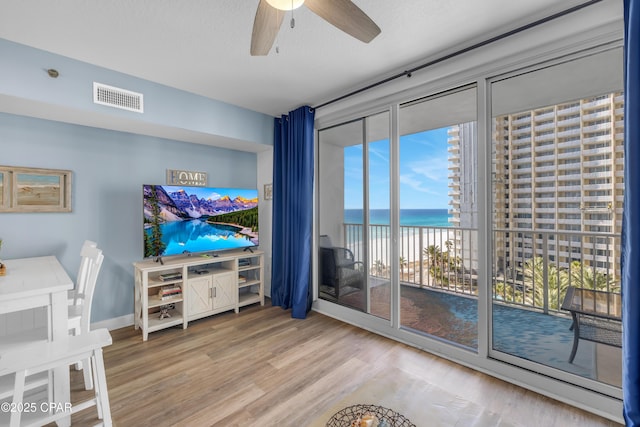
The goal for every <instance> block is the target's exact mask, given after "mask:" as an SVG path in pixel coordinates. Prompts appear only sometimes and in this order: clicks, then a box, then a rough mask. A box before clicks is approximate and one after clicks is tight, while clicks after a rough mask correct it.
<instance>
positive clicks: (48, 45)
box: [0, 0, 585, 116]
mask: <svg viewBox="0 0 640 427" xmlns="http://www.w3.org/2000/svg"><path fill="white" fill-rule="evenodd" d="M584 2H585V1H584V0H565V1H562V2H558V1H557V0H456V1H454V0H395V1H389V0H354V3H356V4H357V5H358V6H359V7H360V8H361V9H362V10H363V11H364V12H365V13H367V14H368V15H369V17H371V18H372V19H373V20H374V21H375V22H376V23H377V24H378V25H379V26H380V28H381V29H382V33H381V34H380V35H379V36H378V37H377V38H375V39H374V40H373V41H372V42H371V43H369V44H365V43H362V42H360V41H358V40H356V39H354V38H352V37H350V36H348V35H347V34H345V33H343V32H341V31H340V30H338V29H336V28H335V27H333V26H331V25H330V24H328V23H327V22H325V21H323V20H322V19H321V18H319V17H318V16H316V15H315V14H313V13H312V12H311V11H310V10H309V9H307V8H306V7H304V6H302V7H301V8H300V9H297V10H295V11H294V14H295V15H294V16H295V20H296V27H295V28H294V29H291V28H290V27H289V19H290V17H289V16H287V17H285V21H284V23H283V26H282V28H281V29H280V32H279V36H278V39H277V41H276V43H277V45H278V46H279V53H276V52H275V49H272V51H271V52H270V54H269V55H268V56H262V57H252V56H250V55H249V45H250V40H251V30H252V26H253V19H254V16H255V11H256V8H257V4H258V0H134V1H132V0H101V1H96V0H55V1H51V0H2V1H1V2H0V38H4V39H7V40H10V41H14V42H17V43H22V44H25V45H28V46H32V47H36V48H39V49H44V50H47V51H50V52H54V53H57V54H60V55H64V56H67V57H70V58H73V59H77V60H81V61H85V62H88V63H91V64H94V65H98V66H102V67H105V68H109V69H112V70H115V71H119V72H122V73H126V74H129V75H133V76H136V77H140V78H143V79H146V80H150V81H153V82H156V83H160V84H164V85H167V86H171V87H174V88H178V89H182V90H185V91H188V92H193V93H196V94H200V95H204V96H206V97H209V98H213V99H217V100H220V101H224V102H228V103H231V104H234V105H238V106H241V107H244V108H248V109H251V110H255V111H258V112H262V113H266V114H269V115H272V116H278V115H280V114H283V113H286V112H288V111H291V110H293V109H295V108H297V107H299V106H301V105H311V106H315V105H319V104H322V103H323V102H326V101H328V100H331V99H333V98H335V97H338V96H340V95H342V94H344V93H346V92H349V91H351V90H354V89H358V88H361V87H363V86H365V85H366V84H368V83H372V82H374V81H377V80H378V79H380V78H382V77H385V76H389V75H391V74H395V73H397V72H401V71H403V70H405V69H407V68H409V67H410V66H411V65H416V64H419V63H421V62H422V61H423V60H425V59H427V58H435V57H438V56H439V55H440V54H442V53H443V52H446V51H451V50H452V49H456V48H459V47H461V46H469V45H472V44H474V43H477V42H479V41H481V40H483V39H486V38H488V37H489V36H491V35H497V34H499V33H502V32H503V31H506V30H509V29H513V28H516V27H519V26H521V25H523V24H525V23H530V22H533V21H535V20H537V19H540V18H542V17H545V16H549V15H552V14H554V13H556V12H558V11H560V10H564V9H566V8H568V7H570V6H572V5H576V4H580V3H584ZM61 72H64V70H61Z"/></svg>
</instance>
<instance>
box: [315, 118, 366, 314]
mask: <svg viewBox="0 0 640 427" xmlns="http://www.w3.org/2000/svg"><path fill="white" fill-rule="evenodd" d="M318 135H319V136H318V142H319V157H320V158H319V171H318V177H319V183H320V184H319V195H318V200H319V202H318V209H319V219H318V226H319V231H320V239H319V254H318V257H319V258H318V261H319V265H318V275H319V277H318V286H319V292H318V293H319V297H320V298H321V299H325V300H328V301H332V302H336V303H339V304H342V305H346V306H349V307H352V308H354V309H357V310H362V311H364V310H366V302H367V295H366V287H365V280H364V275H365V271H364V265H365V264H364V260H363V259H362V258H363V254H364V251H363V232H362V224H363V221H364V216H363V212H364V211H363V208H364V143H363V141H364V138H363V135H364V133H363V121H362V120H358V121H355V122H351V123H347V124H344V125H340V126H336V127H333V128H329V129H324V130H321V131H319V133H318Z"/></svg>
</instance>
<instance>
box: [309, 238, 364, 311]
mask: <svg viewBox="0 0 640 427" xmlns="http://www.w3.org/2000/svg"><path fill="white" fill-rule="evenodd" d="M319 267H320V268H319V270H320V286H321V288H320V289H321V291H323V292H325V293H327V294H329V295H330V296H332V297H334V298H335V299H336V300H339V299H340V297H342V296H345V295H348V294H350V293H353V292H357V291H360V290H362V289H364V269H363V264H362V262H360V261H355V259H354V256H353V252H351V250H349V249H347V248H341V247H336V246H332V245H331V242H330V240H329V237H328V236H320V265H319Z"/></svg>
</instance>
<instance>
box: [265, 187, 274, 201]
mask: <svg viewBox="0 0 640 427" xmlns="http://www.w3.org/2000/svg"><path fill="white" fill-rule="evenodd" d="M264 199H265V200H271V199H273V184H265V185H264Z"/></svg>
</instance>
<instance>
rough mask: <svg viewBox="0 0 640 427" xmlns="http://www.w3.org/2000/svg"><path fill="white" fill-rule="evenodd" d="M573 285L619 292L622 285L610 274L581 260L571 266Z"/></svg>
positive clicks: (570, 272) (570, 274) (570, 273)
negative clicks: (588, 265)
mask: <svg viewBox="0 0 640 427" xmlns="http://www.w3.org/2000/svg"><path fill="white" fill-rule="evenodd" d="M569 276H570V280H571V286H575V287H578V288H585V289H595V290H606V291H613V292H618V291H620V285H619V284H618V283H617V281H616V279H615V278H614V277H612V276H610V275H609V274H606V273H603V272H602V271H600V270H597V269H594V268H592V267H585V266H583V265H582V264H581V263H580V261H573V262H572V263H571V265H570V266H569Z"/></svg>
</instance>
